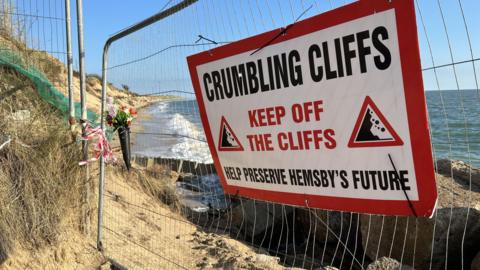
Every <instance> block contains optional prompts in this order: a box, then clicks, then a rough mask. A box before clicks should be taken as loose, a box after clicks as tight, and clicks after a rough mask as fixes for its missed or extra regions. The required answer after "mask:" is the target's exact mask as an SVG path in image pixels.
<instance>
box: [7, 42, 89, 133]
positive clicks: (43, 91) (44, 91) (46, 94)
mask: <svg viewBox="0 0 480 270" xmlns="http://www.w3.org/2000/svg"><path fill="white" fill-rule="evenodd" d="M0 64H1V65H5V66H8V67H10V68H13V69H15V70H16V71H17V72H19V73H20V74H22V75H24V76H25V77H27V78H28V79H29V80H30V81H32V83H33V84H34V85H35V88H36V89H37V92H38V94H39V95H40V96H41V97H42V99H43V100H45V101H46V102H48V103H49V104H51V105H52V106H54V107H55V108H57V109H59V110H60V111H61V112H63V113H64V115H65V116H68V111H69V110H68V98H67V97H66V96H65V95H63V94H62V93H61V92H60V91H58V90H57V89H56V88H55V86H53V84H52V83H51V82H50V81H49V80H48V79H47V77H45V75H44V74H43V73H42V72H40V71H39V70H37V69H36V68H35V67H33V66H31V65H26V64H25V62H24V61H23V59H22V57H20V56H19V55H18V54H16V53H15V52H13V51H12V50H9V49H3V48H2V49H0ZM80 112H81V106H80V103H79V102H75V118H77V119H79V118H80ZM87 118H88V120H89V121H90V122H91V123H95V121H96V120H97V119H98V115H97V114H96V113H94V112H92V111H90V110H88V111H87Z"/></svg>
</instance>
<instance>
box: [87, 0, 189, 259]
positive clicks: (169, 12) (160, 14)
mask: <svg viewBox="0 0 480 270" xmlns="http://www.w3.org/2000/svg"><path fill="white" fill-rule="evenodd" d="M197 1H198V0H183V1H182V2H180V3H178V4H176V5H174V6H172V7H170V8H168V9H166V10H164V9H162V10H161V11H160V12H158V13H156V14H154V15H153V16H150V17H148V18H146V19H144V20H143V21H140V22H138V23H136V24H133V25H131V26H130V27H128V28H126V29H124V30H122V31H120V32H118V33H116V34H114V35H113V36H111V37H110V38H108V39H107V41H106V42H105V45H104V47H103V58H102V101H101V104H102V105H101V111H102V112H104V111H105V107H106V100H107V69H108V49H109V48H110V45H112V43H113V42H115V41H117V40H119V39H121V38H123V37H125V36H128V35H130V34H132V33H134V32H136V31H139V30H141V29H143V28H145V27H147V26H149V25H151V24H153V23H156V22H158V21H160V20H162V19H164V18H166V17H168V16H170V15H173V14H175V13H177V12H179V11H181V10H183V9H185V8H187V7H188V6H190V5H192V4H194V3H195V2H197ZM100 128H101V129H102V131H103V132H105V119H104V117H101V121H100ZM104 188H105V161H104V159H103V156H100V176H99V181H98V220H97V249H98V250H99V251H103V244H102V226H103V193H104Z"/></svg>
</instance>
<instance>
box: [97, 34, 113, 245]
mask: <svg viewBox="0 0 480 270" xmlns="http://www.w3.org/2000/svg"><path fill="white" fill-rule="evenodd" d="M109 47H110V42H109V41H107V42H106V43H105V47H104V48H103V59H102V102H101V110H102V112H104V111H105V107H106V102H107V66H108V48H109ZM100 128H101V129H102V131H103V132H105V118H104V117H101V120H100ZM104 188H105V160H104V159H103V155H100V177H99V180H98V218H97V249H98V250H99V251H103V245H102V226H103V191H104Z"/></svg>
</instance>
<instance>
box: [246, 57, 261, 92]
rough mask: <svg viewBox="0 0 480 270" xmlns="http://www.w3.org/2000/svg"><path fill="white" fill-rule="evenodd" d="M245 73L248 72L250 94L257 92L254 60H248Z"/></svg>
mask: <svg viewBox="0 0 480 270" xmlns="http://www.w3.org/2000/svg"><path fill="white" fill-rule="evenodd" d="M246 65H247V74H248V89H249V92H250V94H255V93H257V92H258V89H259V86H258V78H257V67H256V66H255V62H248V63H247V64H246Z"/></svg>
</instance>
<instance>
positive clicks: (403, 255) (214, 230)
mask: <svg viewBox="0 0 480 270" xmlns="http://www.w3.org/2000/svg"><path fill="white" fill-rule="evenodd" d="M347 2H350V1H279V0H277V1H266V0H245V1H231V0H227V1H209V0H199V1H185V2H181V1H178V0H177V1H168V3H167V5H166V6H165V7H164V10H169V8H172V7H175V12H171V14H169V15H168V16H166V17H164V16H160V17H161V18H160V17H157V18H154V19H152V20H146V21H144V22H143V23H141V24H140V25H139V26H137V27H133V28H130V30H127V32H128V33H127V32H120V34H117V37H118V39H117V38H114V41H113V40H112V39H111V40H110V41H109V42H107V45H106V54H105V55H104V57H105V59H104V60H105V62H104V70H103V72H104V74H103V75H104V89H105V85H106V84H107V81H108V82H111V83H113V84H115V85H117V86H119V87H123V88H124V89H126V90H130V91H134V92H136V93H138V94H140V95H145V96H146V97H148V96H155V95H157V96H158V95H161V96H164V99H165V100H163V101H161V102H158V103H155V104H154V105H152V106H150V107H147V108H142V110H141V112H140V119H139V120H138V121H137V123H136V128H135V129H134V130H133V134H134V137H135V139H134V145H133V152H134V154H135V163H136V165H135V166H136V167H135V170H134V171H133V172H130V174H128V175H129V176H128V177H129V179H130V180H131V181H130V182H122V181H119V180H118V178H116V177H115V175H116V174H118V172H115V170H113V169H111V168H110V167H106V172H104V171H102V175H106V177H105V182H104V183H103V182H101V183H100V195H101V196H100V203H101V204H100V212H99V217H100V220H101V221H102V220H103V224H100V226H99V228H98V229H99V235H100V237H99V240H100V241H101V244H102V248H103V249H104V251H105V253H106V254H107V255H108V256H109V257H110V258H112V259H113V260H114V261H116V262H118V263H119V264H122V265H125V266H128V267H130V268H135V269H136V268H139V269H176V268H179V269H193V268H208V267H214V268H215V267H217V268H229V267H230V268H232V269H235V268H240V267H241V264H240V263H245V265H251V266H252V267H253V266H256V267H259V268H265V269H277V268H279V267H282V266H287V267H301V268H306V269H315V268H318V267H324V266H327V265H331V266H334V267H337V268H339V269H367V267H368V265H369V264H371V263H376V264H380V263H381V262H385V260H388V259H385V258H382V257H387V258H392V259H395V260H397V261H398V262H399V263H401V264H405V265H409V266H412V267H414V268H415V269H469V267H470V265H469V264H470V263H471V261H472V259H473V257H474V256H475V255H476V254H477V252H479V247H478V244H475V243H478V241H480V239H479V235H480V234H479V232H480V229H479V226H478V224H479V217H480V212H479V211H480V208H479V207H480V205H479V204H480V195H479V193H478V192H479V181H480V180H479V179H478V177H479V171H478V170H476V169H474V168H475V167H476V168H478V167H480V156H479V153H480V141H479V140H478V138H479V135H480V134H479V132H480V122H479V119H480V117H479V116H480V111H479V107H480V106H478V105H479V102H480V95H479V90H478V81H479V75H478V73H479V72H480V70H479V64H478V60H479V58H478V57H479V55H480V51H478V48H480V46H478V45H479V43H478V42H479V35H478V33H477V32H475V31H474V29H475V26H476V25H479V23H480V22H479V19H478V16H476V15H475V11H474V10H475V8H478V3H476V2H475V1H473V0H470V1H467V0H464V1H460V0H458V1H440V0H439V1H420V0H418V1H416V2H415V6H416V14H417V26H418V32H419V41H420V50H421V60H422V68H423V76H424V82H425V89H426V90H436V91H428V92H426V96H427V107H428V112H429V123H430V131H431V139H432V144H433V149H434V157H435V160H436V164H435V166H436V170H437V175H436V176H437V186H438V189H439V202H438V205H437V210H436V212H435V215H434V217H433V218H432V219H427V218H413V217H411V218H406V217H389V216H375V215H364V214H358V213H348V212H336V211H325V210H320V209H310V208H301V207H291V206H288V205H281V204H274V203H270V202H263V201H258V200H250V199H248V198H242V197H237V196H232V195H228V194H224V193H223V191H222V187H221V186H220V184H219V182H218V176H216V174H215V169H214V167H213V166H212V165H211V163H212V159H211V156H210V153H209V150H208V145H207V143H206V140H205V134H204V133H203V129H202V126H201V122H200V116H199V112H198V106H197V104H196V100H195V96H194V94H193V88H192V85H191V82H190V76H189V72H188V67H187V62H186V57H187V56H189V55H191V54H194V53H196V52H200V51H205V50H208V49H211V48H215V47H217V46H220V45H222V44H226V43H229V42H232V41H235V40H239V39H242V38H245V37H248V36H252V35H255V34H258V33H262V32H265V31H268V30H271V29H274V28H278V27H283V26H286V25H288V24H290V23H292V22H295V20H297V19H299V18H307V17H310V16H313V15H316V14H318V13H322V12H325V11H328V10H331V9H333V8H336V7H339V6H342V5H344V4H347ZM164 15H165V14H164ZM107 49H108V54H107ZM107 60H108V65H107ZM104 94H106V95H108V93H104ZM103 98H104V101H105V98H106V96H105V95H104V96H103ZM125 173H126V172H125ZM132 187H133V188H135V189H138V190H139V191H142V192H145V193H147V195H145V196H143V193H142V195H141V196H140V195H139V193H138V192H132V190H131V189H132ZM152 200H153V202H152ZM155 200H156V201H159V203H155ZM121 209H124V211H126V212H129V213H130V214H128V215H125V214H124V211H123V210H122V211H120V210H121ZM102 211H103V212H102ZM102 215H103V218H102ZM132 217H133V218H132ZM232 239H233V240H238V241H239V242H241V243H243V244H246V245H248V246H249V248H250V251H249V252H254V253H249V252H246V251H245V252H242V251H239V249H238V248H237V249H235V248H233V246H235V244H232V242H230V241H233V240H232ZM475 241H477V242H475ZM233 242H235V243H237V241H233ZM99 244H100V243H99ZM232 250H233V251H232ZM185 254H188V255H185ZM252 254H253V255H252ZM258 254H265V255H266V256H264V257H262V256H263V255H262V256H261V255H258ZM248 256H253V257H252V258H253V259H252V258H250V259H247V257H248ZM381 258H382V259H381ZM380 259H381V260H382V261H381V262H379V261H378V260H380ZM249 263H250V264H249ZM385 263H386V262H385Z"/></svg>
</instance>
